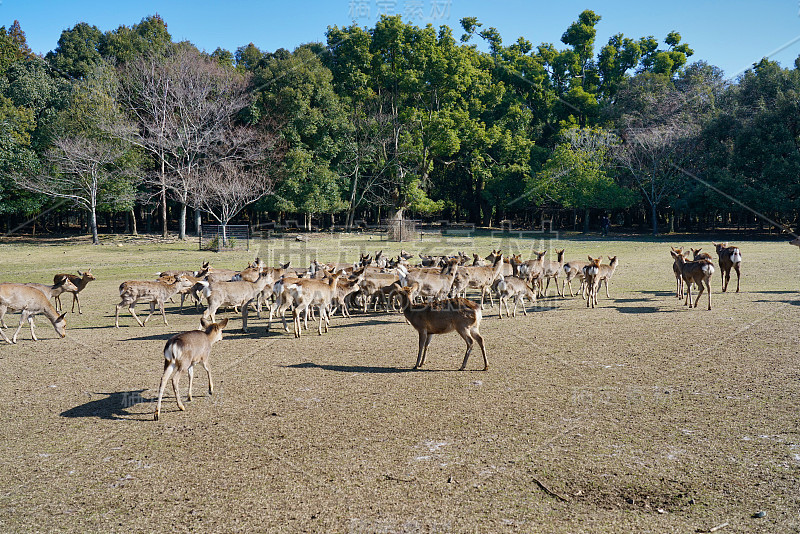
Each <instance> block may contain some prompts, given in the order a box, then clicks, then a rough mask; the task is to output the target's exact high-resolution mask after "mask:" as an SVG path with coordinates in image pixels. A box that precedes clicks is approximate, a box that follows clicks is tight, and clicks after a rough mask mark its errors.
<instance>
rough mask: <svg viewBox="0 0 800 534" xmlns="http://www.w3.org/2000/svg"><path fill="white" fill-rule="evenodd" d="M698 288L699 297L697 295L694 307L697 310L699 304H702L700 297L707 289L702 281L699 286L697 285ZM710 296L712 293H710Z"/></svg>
mask: <svg viewBox="0 0 800 534" xmlns="http://www.w3.org/2000/svg"><path fill="white" fill-rule="evenodd" d="M697 287H698V288H699V290H698V291H697V295H695V297H694V307H695V308H696V307H697V305H698V304H700V297H701V296H702V294H703V291H704V290H705V287H703V281H702V280H701V281H700V283H699V284H697ZM708 294H709V295H710V294H711V291H709V292H708Z"/></svg>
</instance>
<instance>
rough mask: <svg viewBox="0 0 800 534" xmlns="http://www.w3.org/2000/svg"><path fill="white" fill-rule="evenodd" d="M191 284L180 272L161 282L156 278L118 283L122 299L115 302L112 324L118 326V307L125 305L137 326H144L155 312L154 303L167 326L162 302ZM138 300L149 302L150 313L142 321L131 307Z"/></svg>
mask: <svg viewBox="0 0 800 534" xmlns="http://www.w3.org/2000/svg"><path fill="white" fill-rule="evenodd" d="M192 285H193V284H192V282H191V281H189V280H187V279H186V277H184V276H183V275H180V274H179V275H178V276H177V277H175V279H174V280H173V281H172V282H161V281H158V280H157V281H155V282H150V281H140V280H130V281H127V282H122V283H121V284H120V285H119V296H120V299H122V300H121V301H120V303H119V304H117V307H116V310H115V313H114V326H115V327H117V328H119V310H120V308H124V307H127V308H128V311H130V312H131V315H133V318H134V319H136V322H137V323H139V326H144V325H146V324H147V321H149V320H150V317H152V315H153V313H154V312H155V309H156V305H158V309H159V310H160V311H161V316H162V317H163V318H164V324H165V325H167V326H169V323H168V322H167V315H166V314H165V313H164V302H165V301H167V300H168V299H169V298H170V297H171V296H173V295H176V294H177V293H178V292H179V291H180V290H181V289H185V288H187V287H192ZM140 300H142V301H144V302H149V303H150V315H148V316H147V317H146V318H145V320H144V322H142V321H141V320H139V317H137V316H136V312H135V311H134V309H133V307H134V306H135V305H136V303H137V302H139V301H140Z"/></svg>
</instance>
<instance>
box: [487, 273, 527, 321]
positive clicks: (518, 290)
mask: <svg viewBox="0 0 800 534" xmlns="http://www.w3.org/2000/svg"><path fill="white" fill-rule="evenodd" d="M494 290H495V291H497V296H498V300H499V301H500V305H499V310H498V313H497V315H498V317H499V318H500V319H502V318H503V303H505V305H506V317H516V316H517V304H519V302H520V300H521V301H522V313H523V314H525V315H526V316H527V315H528V311H527V310H526V309H525V297H528V298H529V299H531V302H532V303H533V304H536V291H534V289H533V288H532V287H531V286H529V285H528V283H527V282H525V280H523V279H521V278H518V277H516V276H504V277H502V278H499V279H497V280H496V281H495V283H494ZM509 298H513V299H514V312H513V314H512V312H511V310H510V309H509V306H508V299H509Z"/></svg>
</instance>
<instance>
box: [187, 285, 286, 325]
mask: <svg viewBox="0 0 800 534" xmlns="http://www.w3.org/2000/svg"><path fill="white" fill-rule="evenodd" d="M274 282H275V279H274V278H273V276H272V274H271V273H270V274H260V273H259V276H258V278H257V279H256V281H255V282H247V281H245V280H237V281H229V282H213V281H205V280H202V281H200V282H199V284H201V285H202V286H203V296H204V297H206V299H208V308H206V311H205V312H204V313H203V317H206V318H207V319H210V320H211V322H212V323H214V322H216V313H217V310H218V309H219V308H220V307H221V306H233V307H234V309H236V308H238V307H241V309H242V332H244V333H247V312H248V306H249V304H250V302H251V301H253V300H256V299H258V298H259V296H260V295H261V292H262V291H264V288H266V287H267V286H268V285H271V284H273V283H274ZM258 317H259V319H260V318H261V312H260V311H259V312H258Z"/></svg>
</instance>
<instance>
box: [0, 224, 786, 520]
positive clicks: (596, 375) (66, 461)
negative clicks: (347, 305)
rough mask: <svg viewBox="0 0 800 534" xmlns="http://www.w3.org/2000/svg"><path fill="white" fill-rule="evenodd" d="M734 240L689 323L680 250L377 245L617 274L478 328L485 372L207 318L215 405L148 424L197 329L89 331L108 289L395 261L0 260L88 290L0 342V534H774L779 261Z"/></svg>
mask: <svg viewBox="0 0 800 534" xmlns="http://www.w3.org/2000/svg"><path fill="white" fill-rule="evenodd" d="M681 239H683V240H681ZM736 244H737V245H739V246H740V248H741V250H742V254H743V256H744V261H743V271H744V274H743V277H742V282H741V286H742V291H741V293H739V294H736V293H730V292H729V293H725V294H723V293H721V291H720V276H719V270H718V269H717V273H716V274H715V275H714V277H713V279H712V287H713V295H712V306H713V310H712V311H707V310H706V309H705V307H706V305H707V300H706V297H705V295H704V296H703V299H702V300H701V303H700V307H699V308H697V309H692V310H688V309H686V308H685V307H682V306H681V303H680V302H678V301H677V299H676V298H675V296H674V289H675V287H674V286H675V282H674V278H673V275H672V268H671V264H672V260H671V258H670V256H669V246H668V245H676V246H678V245H686V246H688V245H693V246H702V247H703V248H704V249H705V250H706V251H708V252H713V247H712V246H711V243H710V242H708V241H706V240H705V238H703V241H702V242H701V241H699V240H697V239H695V238H692V239H691V240H690V239H689V238H681V237H677V236H675V237H669V238H663V239H656V240H652V239H646V238H645V239H637V238H625V237H621V238H620V237H618V238H615V239H609V240H601V239H599V238H588V239H584V238H581V237H579V236H578V237H573V238H562V239H559V240H555V241H552V242H547V243H544V242H542V241H541V239H539V240H535V239H527V238H519V239H517V238H512V237H500V236H498V237H496V238H491V237H488V236H485V237H479V238H467V237H450V238H447V239H439V240H437V239H436V238H433V237H427V236H426V238H425V241H423V242H417V243H412V244H403V247H404V248H405V249H407V250H414V251H432V252H455V251H456V250H464V251H466V252H468V253H471V252H473V251H475V252H479V253H481V254H482V255H486V254H488V253H489V252H490V251H491V249H493V248H500V247H502V248H503V249H504V251H514V252H516V251H519V252H522V253H523V255H524V256H525V257H526V258H527V257H530V255H531V250H533V249H534V248H540V247H542V246H547V247H548V248H550V250H551V251H552V250H553V249H554V248H562V247H563V248H566V256H567V259H581V260H582V259H585V257H586V256H587V254H592V255H598V254H603V255H604V256H605V255H618V256H619V258H620V266H619V268H618V270H617V273H616V275H615V276H614V278H613V280H612V282H611V298H610V299H608V298H606V296H605V293H604V292H603V291H601V293H600V303H599V304H600V305H599V308H596V309H589V310H587V309H586V307H585V302H584V301H583V300H581V299H580V297H576V298H566V299H565V298H560V297H557V296H554V293H553V290H552V287H551V289H550V297H549V298H547V299H544V300H541V301H540V302H539V303H538V306H537V307H536V309H535V310H534V311H532V312H530V313H529V315H528V316H527V317H523V316H519V317H517V318H516V319H511V320H508V319H505V318H504V319H502V320H498V318H497V308H494V309H492V310H486V311H485V312H484V313H485V316H484V321H483V323H482V326H481V332H482V334H483V336H484V338H485V340H486V345H487V349H488V352H489V364H490V369H489V370H488V371H487V372H482V371H479V370H478V369H480V367H481V360H480V353H479V351H478V352H477V353H476V352H475V351H473V354H472V357H471V359H470V362H469V365H468V370H467V371H465V372H458V371H457V369H458V367H459V366H460V364H461V359H462V357H463V351H464V343H463V341H462V340H461V339H460V338H459V337H458V336H457V335H456V334H448V335H445V336H437V337H436V338H435V339H434V341H433V344H432V345H431V348H430V351H429V354H428V360H427V363H426V367H425V369H424V370H422V371H412V370H411V367H412V366H413V364H414V362H415V359H416V351H417V335H416V332H415V331H414V330H413V329H412V327H410V326H409V325H407V324H405V323H404V322H403V320H402V319H401V316H400V315H397V314H392V315H387V314H384V313H376V314H372V313H370V314H367V315H362V314H360V313H354V314H353V317H352V318H351V319H342V318H340V317H336V318H335V319H334V320H333V322H332V327H331V329H330V332H329V333H327V334H325V335H323V336H321V337H320V336H318V335H317V334H316V331H315V330H311V329H310V330H309V331H308V335H304V336H303V337H302V338H301V339H299V340H298V339H294V337H293V336H292V335H290V334H287V333H285V332H283V330H282V329H280V328H275V326H274V325H273V329H272V330H271V331H270V332H267V331H266V320H265V319H261V320H258V319H256V318H255V316H254V315H252V314H251V316H250V333H249V334H246V335H245V334H242V333H241V330H240V326H241V319H240V318H239V317H237V316H235V315H233V313H232V312H226V313H224V314H220V317H231V321H230V325H229V328H228V330H227V331H226V337H225V339H223V340H222V341H221V342H219V343H218V344H216V345H215V346H214V350H213V352H212V356H211V370H212V373H213V377H214V379H215V382H216V384H215V385H216V388H217V391H215V394H214V395H213V396H209V395H208V394H207V380H206V376H205V372H204V371H202V369H198V372H197V373H196V380H195V382H196V383H195V391H194V393H195V399H194V400H193V401H192V402H191V403H187V409H186V411H185V412H179V411H178V410H177V406H176V404H175V399H174V397H173V396H172V392H171V388H168V389H167V395H166V396H165V401H164V406H163V408H162V414H161V420H159V421H158V422H154V421H153V411H154V408H155V404H154V400H155V397H156V396H157V388H158V383H159V379H160V375H161V370H162V365H163V364H162V362H163V356H162V349H163V346H164V343H165V340H166V339H168V338H169V337H170V336H171V335H173V334H175V333H176V332H180V331H184V330H188V329H193V328H196V327H197V326H198V324H199V314H198V313H197V312H194V311H193V310H191V311H186V310H185V311H184V313H183V314H182V315H179V314H178V308H177V304H170V305H169V307H168V311H167V317H168V320H169V322H170V324H169V326H168V327H167V326H164V324H163V322H161V318H160V316H154V317H153V318H152V319H151V321H150V322H149V323H148V324H147V326H146V327H145V328H141V327H139V326H137V325H136V323H135V321H134V320H133V318H132V317H130V315H129V314H127V313H123V314H121V317H120V325H121V327H120V328H119V329H115V328H114V327H113V322H114V318H113V316H114V305H115V304H116V303H117V302H118V301H119V297H118V290H117V288H118V285H119V283H120V282H122V281H124V280H129V279H154V278H155V274H154V273H155V272H156V271H161V270H165V269H169V268H196V267H198V266H199V265H200V263H201V262H202V261H203V260H204V259H210V260H211V262H212V264H213V265H215V266H217V267H230V268H242V267H244V266H245V265H246V263H247V261H249V260H252V259H253V258H254V257H255V256H257V255H260V256H261V257H262V258H265V259H266V260H267V261H268V263H269V264H273V265H274V264H276V263H277V262H278V261H279V260H281V261H285V260H286V259H287V258H290V259H292V261H293V262H294V264H295V265H297V264H300V263H303V262H307V261H308V260H309V259H310V258H313V257H319V259H320V260H325V261H333V260H339V259H345V260H349V261H352V260H354V259H356V258H357V257H358V253H359V251H370V252H375V251H377V250H380V249H383V250H384V251H386V252H391V253H397V251H399V249H400V245H399V244H397V243H387V242H385V241H380V240H379V238H378V237H377V236H366V235H364V236H345V237H334V236H316V237H312V238H311V239H310V240H309V242H308V243H301V242H297V241H294V240H293V239H289V240H286V241H280V240H273V241H262V242H256V243H255V244H254V245H253V247H251V250H250V252H236V253H224V254H214V253H208V252H199V251H197V250H196V243H194V242H191V243H150V242H147V241H146V240H144V239H142V240H126V239H123V238H114V239H112V238H107V240H106V241H105V242H104V245H103V246H99V247H92V246H90V245H88V244H86V243H85V242H82V241H76V240H72V241H64V242H61V241H58V240H52V241H42V242H38V243H29V242H18V243H9V242H6V243H5V244H0V279H2V280H3V281H36V282H48V281H51V280H52V277H53V274H55V273H57V272H73V271H74V270H75V269H84V268H89V267H91V268H92V272H93V273H94V274H95V275H96V276H97V278H98V279H97V281H95V282H92V283H90V284H89V286H88V287H87V288H86V289H85V291H84V292H83V293H81V297H82V298H81V302H82V304H83V309H84V313H83V314H82V315H78V314H77V313H75V314H72V313H70V314H68V317H67V320H68V327H67V332H68V333H67V337H66V338H65V339H58V338H57V336H56V334H55V332H54V331H53V329H52V327H51V326H50V324H49V322H48V321H47V320H46V319H45V318H43V317H40V318H38V319H37V334H38V335H39V337H40V341H38V342H34V341H32V340H31V339H30V331H29V330H28V328H27V327H25V328H24V329H23V331H22V334H21V339H20V340H19V343H18V344H17V345H14V346H12V345H5V344H4V345H2V346H0V380H1V381H2V384H3V387H0V428H1V429H2V430H0V510H2V512H0V531H3V532H45V531H52V532H138V531H147V532H166V531H172V532H352V533H362V532H363V533H371V532H379V533H395V532H397V533H401V532H403V533H405V532H442V533H443V532H571V533H575V532H633V531H636V532H659V533H661V532H707V531H710V530H711V529H713V528H714V527H718V526H720V525H722V524H725V523H727V526H724V527H723V528H721V529H719V530H718V532H721V533H722V534H727V533H729V532H798V531H800V483H798V478H800V477H799V475H800V426H799V425H798V423H800V365H799V364H800V358H799V357H798V351H797V346H798V342H800V329H798V321H797V318H798V315H799V314H800V295H798V289H800V274H798V271H797V260H798V250H797V249H796V248H795V247H792V246H789V245H788V244H787V243H786V242H743V241H740V242H736ZM117 245H121V246H117ZM715 257H716V256H715ZM553 259H554V258H553ZM733 284H734V288H735V279H734V281H733ZM70 301H71V299H66V298H65V299H64V302H65V304H66V305H67V306H69V302H70ZM145 307H146V305H139V307H138V309H139V310H141V311H144V310H145ZM17 317H18V316H17V314H13V315H9V316H7V318H6V322H7V323H9V326H12V325H13V327H15V326H16V322H17ZM13 327H12V332H13ZM476 350H477V349H476ZM181 383H182V386H183V389H184V391H185V389H186V386H187V384H188V380H187V379H186V377H184V378H183V380H182V382H181ZM759 511H763V512H765V513H766V515H765V516H764V517H761V518H757V517H753V515H754V514H755V513H756V512H759Z"/></svg>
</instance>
